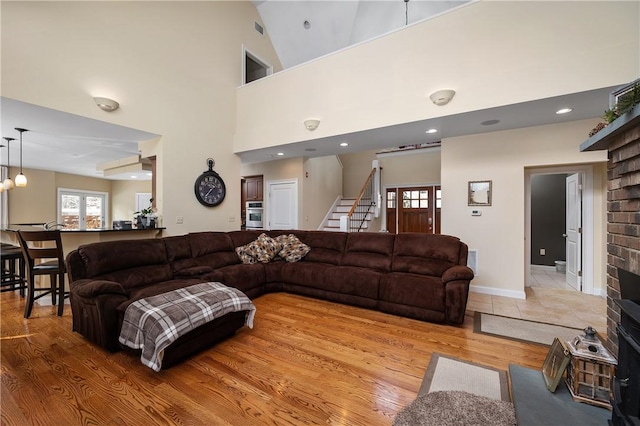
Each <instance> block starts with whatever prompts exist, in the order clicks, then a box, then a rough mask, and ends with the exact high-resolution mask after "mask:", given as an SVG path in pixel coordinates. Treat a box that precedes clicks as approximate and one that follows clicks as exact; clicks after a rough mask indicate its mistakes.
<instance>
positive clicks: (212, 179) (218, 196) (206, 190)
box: [194, 158, 227, 207]
mask: <svg viewBox="0 0 640 426" xmlns="http://www.w3.org/2000/svg"><path fill="white" fill-rule="evenodd" d="M207 165H208V166H209V170H207V171H206V172H203V173H202V174H201V175H200V176H198V178H197V179H196V184H195V186H194V190H195V193H196V198H197V199H198V201H199V202H200V204H202V205H203V206H207V207H215V206H217V205H219V204H220V203H222V201H223V200H224V197H225V195H227V188H226V186H225V185H224V181H223V180H222V178H221V177H220V175H219V174H218V173H216V172H214V171H213V166H214V165H215V161H213V158H208V159H207Z"/></svg>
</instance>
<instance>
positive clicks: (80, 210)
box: [57, 189, 108, 229]
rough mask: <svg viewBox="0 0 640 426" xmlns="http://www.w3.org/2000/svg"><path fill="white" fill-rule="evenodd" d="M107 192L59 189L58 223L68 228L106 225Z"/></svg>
mask: <svg viewBox="0 0 640 426" xmlns="http://www.w3.org/2000/svg"><path fill="white" fill-rule="evenodd" d="M107 200H108V194H107V193H106V192H93V191H80V190H74V189H58V219H57V220H58V223H60V224H63V225H64V226H65V228H66V229H103V228H105V227H106V211H107Z"/></svg>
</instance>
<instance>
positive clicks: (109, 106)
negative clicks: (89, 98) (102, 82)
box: [93, 97, 120, 112]
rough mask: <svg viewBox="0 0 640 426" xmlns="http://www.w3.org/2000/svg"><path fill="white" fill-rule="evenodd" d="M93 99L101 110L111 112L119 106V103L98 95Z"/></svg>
mask: <svg viewBox="0 0 640 426" xmlns="http://www.w3.org/2000/svg"><path fill="white" fill-rule="evenodd" d="M93 100H94V101H95V102H96V105H98V107H99V108H100V109H101V110H103V111H107V112H112V111H115V110H117V109H118V108H120V104H119V103H117V102H116V101H114V100H113V99H109V98H99V97H98V98H93Z"/></svg>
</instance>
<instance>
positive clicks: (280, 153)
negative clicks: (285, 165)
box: [276, 152, 284, 156]
mask: <svg viewBox="0 0 640 426" xmlns="http://www.w3.org/2000/svg"><path fill="white" fill-rule="evenodd" d="M276 155H281V156H282V155H284V152H279V153H277V154H276Z"/></svg>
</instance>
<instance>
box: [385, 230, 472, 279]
mask: <svg viewBox="0 0 640 426" xmlns="http://www.w3.org/2000/svg"><path fill="white" fill-rule="evenodd" d="M464 247H466V246H464ZM464 247H463V244H462V243H461V242H460V240H459V239H458V238H456V237H451V236H449V235H437V234H432V235H425V234H411V233H408V234H398V235H396V238H395V245H394V249H393V262H392V265H391V270H392V271H394V272H407V273H411V274H420V275H430V276H433V277H441V276H442V274H443V273H444V271H445V270H447V269H449V268H450V267H452V266H454V265H458V264H459V261H460V257H461V251H462V250H463V248H464ZM464 260H465V261H466V253H465V259H464ZM463 264H464V263H463Z"/></svg>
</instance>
